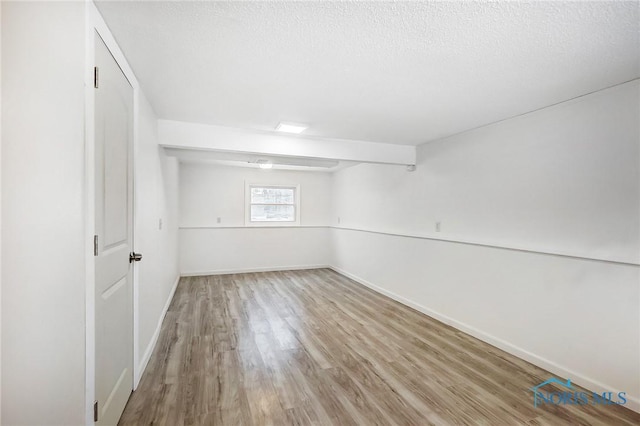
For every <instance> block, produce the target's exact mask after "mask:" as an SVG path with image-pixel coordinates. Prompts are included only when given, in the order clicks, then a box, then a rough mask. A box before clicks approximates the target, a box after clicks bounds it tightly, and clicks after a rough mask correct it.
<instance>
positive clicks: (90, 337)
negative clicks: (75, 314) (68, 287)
mask: <svg viewBox="0 0 640 426" xmlns="http://www.w3.org/2000/svg"><path fill="white" fill-rule="evenodd" d="M85 7H86V9H85V74H84V76H85V123H84V132H85V179H84V194H85V199H84V219H85V424H86V425H88V426H90V425H93V424H94V421H93V403H94V401H95V384H96V380H95V378H96V375H95V373H96V372H95V357H96V351H95V342H96V333H95V258H94V255H93V236H94V233H95V158H94V155H95V135H94V131H95V123H94V122H95V116H94V114H95V89H94V87H93V78H94V76H93V67H94V66H95V42H96V37H100V38H101V39H102V41H104V43H105V45H106V46H107V48H108V49H109V51H110V52H111V54H112V55H113V57H114V59H115V61H116V63H117V64H118V66H119V67H120V69H121V70H122V72H123V74H124V76H125V77H126V78H127V80H129V83H130V84H131V87H132V88H133V141H132V143H133V146H132V151H131V152H132V156H133V157H132V159H131V161H132V173H133V176H132V180H133V194H132V197H133V198H132V200H133V201H132V202H133V206H132V208H133V218H132V226H133V241H132V244H133V245H132V251H133V249H134V248H135V242H136V241H138V240H139V238H138V227H137V226H136V223H137V215H136V208H135V200H136V193H137V184H136V158H137V152H138V145H139V143H138V138H139V136H138V120H139V118H138V117H139V94H140V85H139V83H138V80H137V79H136V77H135V74H134V73H133V70H132V69H131V67H130V66H129V63H128V62H127V60H126V58H125V56H124V54H123V53H122V51H121V50H120V47H119V46H118V44H117V43H116V41H115V38H114V37H113V35H112V34H111V31H110V30H109V28H108V27H107V24H106V23H105V21H104V19H103V18H102V15H100V12H99V11H98V9H97V8H96V6H95V5H94V3H93V1H92V0H86V1H85ZM138 269H139V268H138V267H135V266H134V268H133V274H132V275H133V283H132V285H133V300H132V303H133V307H132V311H133V342H132V344H133V360H132V364H133V390H135V389H136V388H137V387H138V383H139V382H140V377H141V375H142V372H141V371H140V365H139V364H138V359H139V358H140V356H139V353H140V352H139V351H140V348H139V347H138V340H139V339H138V333H139V311H138V306H139V305H138Z"/></svg>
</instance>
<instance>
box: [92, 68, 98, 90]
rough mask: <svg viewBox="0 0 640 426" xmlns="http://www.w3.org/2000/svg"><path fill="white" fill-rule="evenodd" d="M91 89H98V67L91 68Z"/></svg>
mask: <svg viewBox="0 0 640 426" xmlns="http://www.w3.org/2000/svg"><path fill="white" fill-rule="evenodd" d="M93 87H94V88H95V89H97V88H98V67H93Z"/></svg>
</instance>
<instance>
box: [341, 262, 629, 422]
mask: <svg viewBox="0 0 640 426" xmlns="http://www.w3.org/2000/svg"><path fill="white" fill-rule="evenodd" d="M329 268H330V269H332V270H333V271H335V272H337V273H339V274H341V275H344V276H345V277H348V278H351V279H352V280H354V281H356V282H358V283H359V284H362V285H364V286H365V287H368V288H370V289H371V290H373V291H375V292H377V293H380V294H383V295H385V296H387V297H390V298H391V299H393V300H395V301H397V302H399V303H402V304H403V305H406V306H408V307H410V308H413V309H415V310H417V311H419V312H422V313H423V314H425V315H427V316H430V317H431V318H435V319H436V320H438V321H440V322H442V323H445V324H447V325H450V326H451V327H454V328H456V329H458V330H460V331H463V332H465V333H467V334H469V335H471V336H473V337H475V338H477V339H479V340H482V341H483V342H485V343H488V344H490V345H492V346H495V347H496V348H498V349H502V350H503V351H505V352H508V353H510V354H511V355H514V356H516V357H518V358H520V359H523V360H525V361H527V362H530V363H531V364H533V365H536V366H538V367H540V368H543V369H545V370H547V371H549V372H550V373H552V374H555V375H557V376H560V377H562V378H565V379H566V378H571V381H572V382H574V383H575V384H577V385H579V386H582V387H584V388H585V389H588V390H590V391H593V392H600V393H602V392H614V393H617V392H621V391H626V390H622V389H615V388H614V387H612V386H607V385H605V384H602V383H600V382H598V381H597V380H594V379H592V378H590V377H587V376H584V375H582V374H580V373H578V372H576V371H573V370H571V369H569V368H566V367H564V366H562V365H558V364H556V363H554V362H553V361H550V360H548V359H545V358H543V357H541V356H538V355H536V354H534V353H531V352H529V351H526V350H524V349H522V348H520V347H518V346H515V345H513V344H511V343H509V342H506V341H504V340H502V339H499V338H497V337H495V336H492V335H491V334H489V333H486V332H484V331H482V330H478V329H477V328H474V327H472V326H470V325H468V324H465V323H463V322H460V321H457V320H455V319H453V318H451V317H448V316H446V315H443V314H441V313H439V312H436V311H433V310H431V309H429V308H426V307H424V306H422V305H419V304H417V303H415V302H412V301H411V300H409V299H406V298H404V297H402V296H400V295H397V294H395V293H393V292H391V291H389V290H386V289H384V288H382V287H379V286H377V285H375V284H373V283H371V282H369V281H367V280H365V279H363V278H360V277H358V276H357V275H353V274H351V273H349V272H347V271H344V270H342V269H340V268H337V267H335V266H329ZM626 397H627V403H626V404H625V405H624V406H625V407H626V408H629V409H630V410H633V411H635V412H638V413H640V398H639V397H638V396H631V395H629V393H627V395H626Z"/></svg>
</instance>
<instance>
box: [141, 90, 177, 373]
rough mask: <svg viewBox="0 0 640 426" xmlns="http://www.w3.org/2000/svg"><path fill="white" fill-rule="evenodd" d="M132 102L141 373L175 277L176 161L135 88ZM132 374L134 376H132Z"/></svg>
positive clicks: (149, 109)
mask: <svg viewBox="0 0 640 426" xmlns="http://www.w3.org/2000/svg"><path fill="white" fill-rule="evenodd" d="M137 105H138V115H137V117H138V121H137V123H138V126H137V139H136V152H135V161H136V175H135V193H136V197H135V222H136V223H135V224H136V228H135V232H136V235H135V242H134V246H135V249H136V251H137V252H140V253H142V255H143V258H142V261H141V262H138V263H137V264H136V267H137V274H138V275H137V279H138V292H137V301H136V302H137V307H138V333H137V341H136V345H137V351H136V352H137V354H136V363H137V366H138V368H137V372H138V373H139V374H141V373H142V370H143V369H144V367H145V366H146V364H147V362H148V361H149V357H150V356H151V353H152V351H153V347H154V345H155V343H156V339H157V337H158V336H157V333H158V332H159V326H160V324H161V321H162V319H163V317H164V313H165V310H166V306H167V304H168V303H169V301H170V298H171V296H172V295H173V290H174V289H175V288H174V284H176V282H177V279H178V278H179V271H178V163H177V160H176V159H175V158H173V157H168V156H166V155H165V154H164V149H163V148H160V147H159V146H158V124H157V117H156V115H155V112H154V111H153V108H152V107H151V105H150V104H149V102H148V101H147V99H146V98H145V96H144V94H143V93H142V92H141V91H139V92H138V102H137ZM161 222H162V223H161ZM138 379H139V377H136V381H137V380H138Z"/></svg>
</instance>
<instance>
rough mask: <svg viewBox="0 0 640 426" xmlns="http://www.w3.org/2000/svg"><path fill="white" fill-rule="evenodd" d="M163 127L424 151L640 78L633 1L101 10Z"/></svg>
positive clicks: (113, 6) (155, 5)
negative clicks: (295, 133)
mask: <svg viewBox="0 0 640 426" xmlns="http://www.w3.org/2000/svg"><path fill="white" fill-rule="evenodd" d="M97 5H98V8H99V10H100V11H101V12H102V14H103V16H104V18H105V20H106V22H107V24H108V25H109V27H110V28H111V30H112V32H113V34H114V35H115V38H116V39H117V41H118V42H119V44H120V46H121V48H122V50H123V51H124V53H125V55H126V56H127V58H128V60H129V62H130V64H131V66H132V68H133V69H134V72H135V73H136V75H137V77H138V79H139V80H140V82H141V85H142V87H143V90H144V91H145V93H146V94H147V96H148V97H149V99H150V101H151V103H152V104H153V106H154V108H155V110H156V112H157V113H158V115H159V116H160V118H166V119H172V120H182V121H191V122H200V123H209V124H219V125H225V126H232V127H240V128H246V129H256V130H272V129H274V127H275V126H276V125H277V123H278V122H279V121H291V122H299V123H308V124H309V129H308V130H307V131H306V132H305V134H306V135H311V136H321V137H331V138H344V139H358V140H369V141H377V142H389V143H398V144H419V143H422V142H427V141H429V140H433V139H437V138H439V137H443V136H447V135H450V134H454V133H458V132H461V131H464V130H468V129H471V128H474V127H477V126H480V125H483V124H487V123H490V122H494V121H497V120H501V119H504V118H508V117H511V116H514V115H518V114H521V113H524V112H527V111H531V110H534V109H537V108H541V107H544V106H547V105H550V104H553V103H557V102H560V101H563V100H567V99H570V98H573V97H576V96H579V95H582V94H585V93H588V92H591V91H594V90H599V89H602V88H605V87H608V86H611V85H614V84H617V83H621V82H624V81H628V80H631V79H634V78H638V77H639V76H640V41H639V37H640V35H639V26H640V15H639V10H638V7H639V3H638V2H637V1H636V2H619V1H618V2H526V3H525V2H493V3H476V2H402V3H398V2H184V1H183V2H136V1H124V2H123V1H118V2H107V1H98V2H97Z"/></svg>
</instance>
